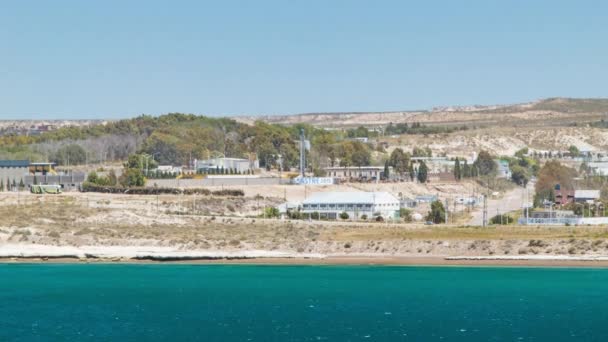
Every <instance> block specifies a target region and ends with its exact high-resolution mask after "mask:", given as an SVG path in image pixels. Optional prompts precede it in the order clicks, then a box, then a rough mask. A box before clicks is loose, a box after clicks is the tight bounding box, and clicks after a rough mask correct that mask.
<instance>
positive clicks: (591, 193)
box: [574, 190, 601, 203]
mask: <svg viewBox="0 0 608 342" xmlns="http://www.w3.org/2000/svg"><path fill="white" fill-rule="evenodd" d="M600 195H601V194H600V191H599V190H574V201H576V202H577V203H593V202H595V201H597V200H599V199H600Z"/></svg>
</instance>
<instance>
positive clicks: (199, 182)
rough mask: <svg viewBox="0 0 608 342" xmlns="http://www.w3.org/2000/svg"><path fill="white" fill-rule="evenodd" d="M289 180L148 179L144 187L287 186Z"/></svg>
mask: <svg viewBox="0 0 608 342" xmlns="http://www.w3.org/2000/svg"><path fill="white" fill-rule="evenodd" d="M289 183H290V180H289V179H282V178H278V177H274V178H271V177H266V178H261V177H260V178H252V177H226V178H223V177H209V178H203V179H149V180H148V182H146V186H155V185H156V186H159V187H168V188H197V187H198V188H200V187H204V186H247V185H282V184H289Z"/></svg>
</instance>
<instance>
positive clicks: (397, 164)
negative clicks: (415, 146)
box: [388, 148, 410, 174]
mask: <svg viewBox="0 0 608 342" xmlns="http://www.w3.org/2000/svg"><path fill="white" fill-rule="evenodd" d="M388 162H389V165H390V166H392V167H393V170H395V172H396V173H398V174H403V173H405V172H407V170H408V167H409V164H410V155H409V153H405V152H403V150H402V149H400V148H396V149H394V150H393V152H391V155H390V157H389V159H388Z"/></svg>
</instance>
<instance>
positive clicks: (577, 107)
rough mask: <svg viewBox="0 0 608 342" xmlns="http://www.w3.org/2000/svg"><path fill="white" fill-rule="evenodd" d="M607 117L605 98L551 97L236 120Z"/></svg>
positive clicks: (549, 120) (559, 121)
mask: <svg viewBox="0 0 608 342" xmlns="http://www.w3.org/2000/svg"><path fill="white" fill-rule="evenodd" d="M607 115H608V99H567V98H552V99H546V100H540V101H536V102H531V103H525V104H517V105H505V106H501V105H499V106H469V107H440V108H434V109H432V110H428V111H393V112H359V113H306V114H298V115H277V116H245V117H239V118H237V120H238V121H241V122H245V123H251V122H254V121H255V120H264V121H267V122H270V123H279V124H286V125H288V124H295V123H307V124H311V125H315V126H319V127H327V128H332V127H335V128H338V127H353V126H359V125H364V126H373V125H378V126H380V125H386V124H388V123H390V122H392V123H401V122H405V123H413V122H419V123H423V124H427V125H468V126H472V127H492V126H501V127H503V126H512V127H530V126H537V127H538V126H542V127H546V126H564V125H566V126H567V125H572V124H575V123H576V124H578V125H580V124H584V123H588V122H594V121H599V120H601V119H602V118H603V117H605V116H607Z"/></svg>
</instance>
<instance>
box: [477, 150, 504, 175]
mask: <svg viewBox="0 0 608 342" xmlns="http://www.w3.org/2000/svg"><path fill="white" fill-rule="evenodd" d="M473 165H474V167H475V168H476V169H477V170H478V171H479V175H481V176H488V175H493V174H495V173H496V170H497V169H498V166H497V165H496V162H495V161H494V158H493V157H492V155H490V153H489V152H487V151H481V152H479V155H478V156H477V159H476V160H475V163H474V164H473Z"/></svg>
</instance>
